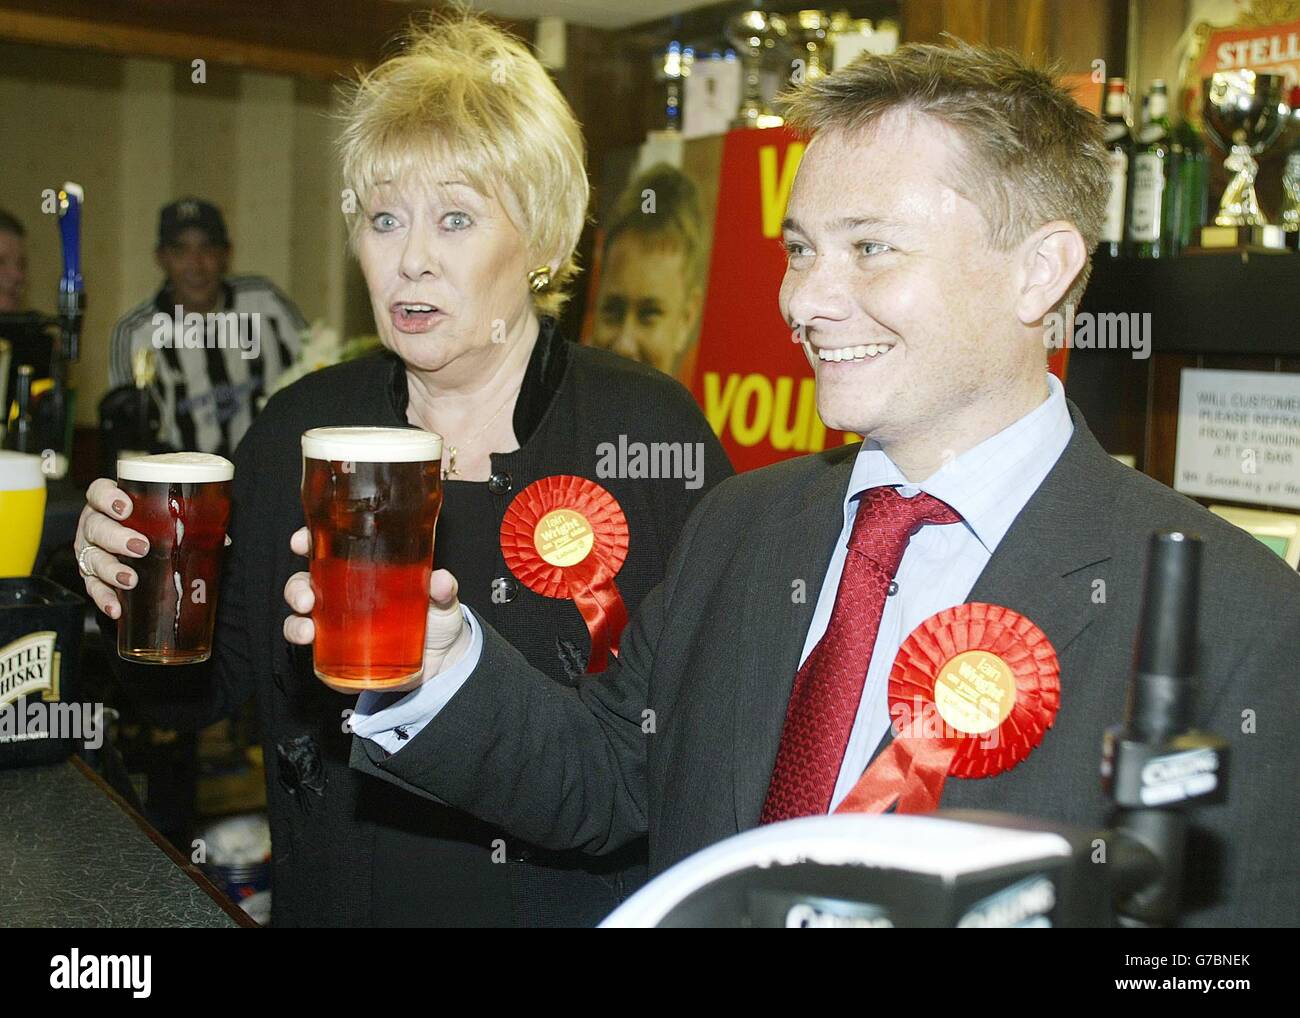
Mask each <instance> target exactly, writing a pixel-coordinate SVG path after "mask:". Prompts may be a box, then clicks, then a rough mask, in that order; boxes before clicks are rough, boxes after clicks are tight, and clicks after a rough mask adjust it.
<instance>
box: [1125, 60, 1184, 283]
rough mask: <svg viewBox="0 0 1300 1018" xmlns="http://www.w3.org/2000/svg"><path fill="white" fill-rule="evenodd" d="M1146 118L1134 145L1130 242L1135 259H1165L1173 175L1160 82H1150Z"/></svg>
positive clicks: (1166, 103)
mask: <svg viewBox="0 0 1300 1018" xmlns="http://www.w3.org/2000/svg"><path fill="white" fill-rule="evenodd" d="M1147 117H1148V119H1147V121H1146V122H1145V123H1144V124H1143V125H1142V129H1141V131H1139V132H1138V136H1137V140H1136V142H1135V144H1134V145H1133V168H1132V170H1131V172H1130V173H1129V181H1130V182H1129V200H1128V206H1129V213H1128V242H1129V247H1130V250H1131V252H1132V254H1133V256H1134V257H1137V258H1165V257H1168V256H1169V254H1170V239H1169V235H1170V232H1171V231H1170V228H1169V226H1170V223H1169V215H1170V211H1169V205H1170V200H1169V199H1170V197H1171V191H1172V188H1173V174H1172V173H1171V172H1170V165H1169V163H1170V159H1169V157H1170V134H1171V131H1170V128H1169V93H1168V91H1167V89H1166V88H1165V83H1164V82H1163V81H1162V80H1160V79H1156V80H1155V81H1153V82H1152V83H1151V92H1150V93H1149V94H1148V96H1147Z"/></svg>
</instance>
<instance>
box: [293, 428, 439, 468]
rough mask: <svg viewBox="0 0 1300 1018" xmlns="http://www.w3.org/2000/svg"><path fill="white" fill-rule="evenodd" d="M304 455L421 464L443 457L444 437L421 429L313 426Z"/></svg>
mask: <svg viewBox="0 0 1300 1018" xmlns="http://www.w3.org/2000/svg"><path fill="white" fill-rule="evenodd" d="M302 454H303V455H304V456H306V457H307V458H308V459H312V460H343V461H352V462H357V463H420V462H424V461H427V460H440V459H442V436H441V435H435V434H434V433H433V432H431V431H421V430H420V429H419V428H312V429H311V430H310V431H305V432H303V436H302Z"/></svg>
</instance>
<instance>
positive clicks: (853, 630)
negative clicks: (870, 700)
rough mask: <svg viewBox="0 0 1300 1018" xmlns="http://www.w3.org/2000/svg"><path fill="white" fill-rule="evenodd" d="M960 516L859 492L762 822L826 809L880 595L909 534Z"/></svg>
mask: <svg viewBox="0 0 1300 1018" xmlns="http://www.w3.org/2000/svg"><path fill="white" fill-rule="evenodd" d="M960 521H961V516H960V515H959V514H958V513H957V512H955V511H954V510H953V509H952V508H951V507H950V506H948V505H946V504H945V503H943V502H941V501H939V499H937V498H935V497H934V496H933V495H927V494H925V493H924V492H921V493H919V494H918V495H916V496H915V497H914V498H904V497H903V496H902V495H900V494H899V493H898V489H897V488H871V489H869V490H868V491H865V492H863V493H862V495H861V497H860V498H859V500H858V515H857V519H855V520H854V521H853V533H852V534H850V535H849V550H848V555H847V557H846V558H845V561H844V573H843V575H842V576H841V577H840V587H839V590H838V591H837V592H836V594H835V608H834V610H833V611H832V612H831V621H830V624H829V625H828V626H827V627H826V632H825V634H824V635H823V636H822V638H821V640H819V641H818V643H817V646H815V647H814V648H813V649H812V653H810V654H809V655H808V660H806V661H805V662H804V663H803V667H802V668H800V669H799V674H798V675H796V676H795V680H794V689H793V691H792V692H791V693H790V705H789V706H788V707H787V708H786V712H785V727H784V728H783V729H782V730H781V747H780V749H779V750H777V754H776V767H775V768H774V769H773V771H772V783H771V784H770V785H769V786H768V789H767V800H766V801H765V802H764V803H763V815H762V819H761V823H765V824H770V823H774V822H776V821H778V820H790V819H792V818H794V817H804V816H814V815H818V814H823V813H826V812H827V811H828V810H829V809H830V804H831V796H832V795H834V793H835V782H836V781H837V780H838V778H839V774H840V766H841V765H842V763H843V761H844V751H845V750H846V749H847V748H848V745H849V735H850V734H851V733H852V731H853V721H854V719H855V718H856V717H857V714H858V703H859V701H860V700H861V699H862V687H863V686H864V685H865V684H866V676H867V666H868V665H870V664H871V651H872V648H873V647H875V645H876V633H877V632H879V630H880V616H881V614H882V612H883V611H884V609H885V595H886V593H887V592H888V590H889V585H890V583H891V582H892V581H893V579H894V574H895V573H896V572H898V566H899V563H901V562H902V561H903V552H904V550H905V549H906V548H907V542H908V539H909V538H910V537H911V536H912V535H913V534H914V533H916V531H917V530H919V529H920V528H921V525H922V524H924V523H959V522H960Z"/></svg>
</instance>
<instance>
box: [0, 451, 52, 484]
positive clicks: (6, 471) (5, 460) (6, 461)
mask: <svg viewBox="0 0 1300 1018" xmlns="http://www.w3.org/2000/svg"><path fill="white" fill-rule="evenodd" d="M44 487H45V473H44V472H43V471H42V470H41V458H40V457H39V456H30V455H28V454H27V453H25V452H9V451H8V450H0V491H32V490H34V489H36V488H44Z"/></svg>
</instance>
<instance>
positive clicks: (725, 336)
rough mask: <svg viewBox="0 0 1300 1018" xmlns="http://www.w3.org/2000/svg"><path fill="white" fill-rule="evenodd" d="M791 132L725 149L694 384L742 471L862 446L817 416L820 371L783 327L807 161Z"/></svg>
mask: <svg viewBox="0 0 1300 1018" xmlns="http://www.w3.org/2000/svg"><path fill="white" fill-rule="evenodd" d="M803 149H804V145H803V142H801V141H799V140H797V139H796V138H795V136H794V134H793V132H791V131H789V130H787V129H785V128H768V129H765V130H737V131H732V132H731V133H730V134H728V135H727V136H726V138H725V140H724V142H723V150H722V167H721V170H720V179H719V182H718V205H717V215H716V218H715V221H714V229H713V255H712V260H711V264H710V269H709V286H708V293H707V296H706V297H705V302H704V313H703V319H702V321H701V325H700V340H699V345H698V347H697V348H696V350H695V359H694V365H693V367H692V370H691V375H690V377H689V378H687V379H684V381H686V383H687V385H688V386H689V387H690V389H691V392H693V393H694V394H695V398H696V399H697V400H699V403H700V406H701V407H703V408H704V413H705V416H707V417H708V419H709V423H710V425H712V427H713V430H714V431H715V432H716V433H717V435H718V437H719V438H720V439H721V440H722V444H723V446H724V447H725V448H726V450H727V454H728V455H729V456H730V457H731V462H732V463H733V464H734V466H735V468H736V470H738V471H740V470H752V469H753V468H755V467H761V466H765V465H766V464H768V463H775V462H777V461H778V460H782V459H788V458H789V457H791V456H801V455H803V454H805V453H809V452H819V451H820V450H822V449H826V448H829V447H831V446H835V445H839V444H841V443H843V442H845V441H856V440H857V436H855V435H851V436H845V435H844V434H842V433H840V432H838V431H829V430H827V428H826V427H825V425H823V424H822V422H821V418H820V417H818V416H817V393H816V386H815V384H814V381H813V371H812V368H811V367H810V366H809V364H808V361H807V360H806V359H805V357H804V352H803V348H802V347H801V346H800V345H799V344H797V343H795V342H794V341H793V339H792V338H791V334H790V329H789V328H788V327H787V326H786V324H785V322H783V321H782V320H781V311H780V308H779V306H778V304H777V295H778V293H779V291H780V288H781V277H782V275H784V273H785V250H784V249H783V248H782V246H781V220H782V219H783V218H784V216H785V206H786V200H787V199H788V198H789V196H790V186H791V184H793V183H794V175H795V171H796V170H797V169H798V166H799V159H800V158H801V157H802V155H803Z"/></svg>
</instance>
